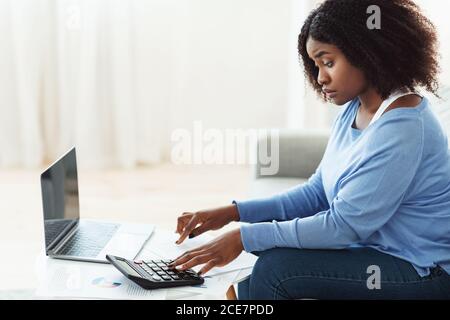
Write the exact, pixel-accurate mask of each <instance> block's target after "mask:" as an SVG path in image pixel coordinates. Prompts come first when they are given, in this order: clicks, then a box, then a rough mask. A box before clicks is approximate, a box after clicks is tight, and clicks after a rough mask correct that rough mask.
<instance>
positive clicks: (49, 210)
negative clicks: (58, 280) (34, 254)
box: [41, 148, 80, 252]
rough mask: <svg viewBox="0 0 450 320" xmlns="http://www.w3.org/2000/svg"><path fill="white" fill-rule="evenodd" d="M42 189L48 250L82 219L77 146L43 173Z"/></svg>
mask: <svg viewBox="0 0 450 320" xmlns="http://www.w3.org/2000/svg"><path fill="white" fill-rule="evenodd" d="M41 191H42V203H43V209H44V228H45V230H44V231H45V247H46V250H47V252H48V250H50V249H52V248H53V247H54V246H55V245H56V244H57V243H58V242H59V241H60V240H61V239H62V238H63V237H64V236H65V235H66V234H67V233H68V232H69V231H70V230H71V229H72V228H73V227H74V226H76V225H77V224H78V221H79V218H80V210H79V201H78V177H77V161H76V154H75V148H72V149H71V150H70V151H68V152H67V153H66V154H65V155H64V156H63V157H62V158H61V159H59V160H58V161H56V162H55V163H54V164H53V165H52V166H51V167H50V168H48V169H47V170H46V171H45V172H43V173H42V174H41Z"/></svg>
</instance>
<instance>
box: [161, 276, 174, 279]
mask: <svg viewBox="0 0 450 320" xmlns="http://www.w3.org/2000/svg"><path fill="white" fill-rule="evenodd" d="M161 277H162V278H163V279H164V280H172V278H171V277H169V276H161Z"/></svg>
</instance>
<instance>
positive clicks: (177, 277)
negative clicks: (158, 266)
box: [170, 274, 181, 280]
mask: <svg viewBox="0 0 450 320" xmlns="http://www.w3.org/2000/svg"><path fill="white" fill-rule="evenodd" d="M170 276H171V277H172V278H173V279H175V280H179V279H181V278H180V277H179V276H177V275H176V274H171V275H170Z"/></svg>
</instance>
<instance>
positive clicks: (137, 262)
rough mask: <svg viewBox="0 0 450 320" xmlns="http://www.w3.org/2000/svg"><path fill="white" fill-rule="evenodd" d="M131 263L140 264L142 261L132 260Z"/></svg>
mask: <svg viewBox="0 0 450 320" xmlns="http://www.w3.org/2000/svg"><path fill="white" fill-rule="evenodd" d="M133 262H134V263H136V264H142V262H143V261H142V260H134V261H133Z"/></svg>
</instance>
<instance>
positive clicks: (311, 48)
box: [306, 37, 367, 105]
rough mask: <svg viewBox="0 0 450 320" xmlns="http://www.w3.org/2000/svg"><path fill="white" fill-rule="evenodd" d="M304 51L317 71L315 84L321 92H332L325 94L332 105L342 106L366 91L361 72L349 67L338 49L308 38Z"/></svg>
mask: <svg viewBox="0 0 450 320" xmlns="http://www.w3.org/2000/svg"><path fill="white" fill-rule="evenodd" d="M306 51H307V52H308V56H309V57H310V58H311V60H313V61H314V62H315V64H316V67H317V68H318V70H319V72H318V77H317V82H318V83H319V85H320V86H321V87H322V91H333V92H332V93H329V94H327V98H328V99H329V100H331V101H332V102H333V103H335V104H337V105H343V104H344V103H347V102H348V101H350V100H352V99H354V98H355V97H357V96H359V95H360V94H362V93H364V92H365V91H366V90H367V81H366V79H365V77H364V74H363V73H362V71H361V70H360V69H358V68H356V67H354V66H353V65H351V64H350V62H349V61H348V60H347V58H346V57H345V56H344V54H343V53H342V52H341V50H339V48H338V47H336V46H334V45H331V44H327V43H323V42H319V41H317V40H314V39H313V38H311V37H309V38H308V40H307V42H306Z"/></svg>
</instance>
